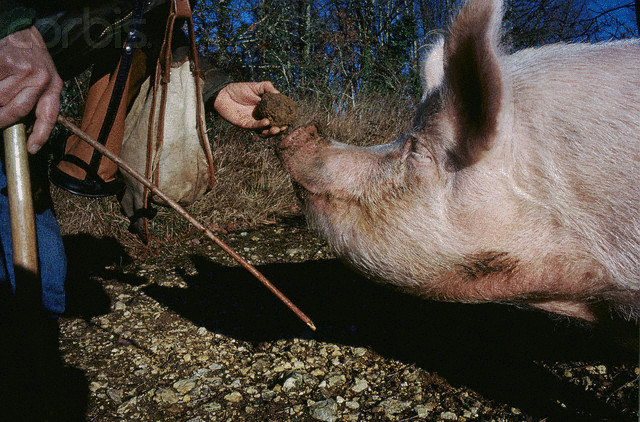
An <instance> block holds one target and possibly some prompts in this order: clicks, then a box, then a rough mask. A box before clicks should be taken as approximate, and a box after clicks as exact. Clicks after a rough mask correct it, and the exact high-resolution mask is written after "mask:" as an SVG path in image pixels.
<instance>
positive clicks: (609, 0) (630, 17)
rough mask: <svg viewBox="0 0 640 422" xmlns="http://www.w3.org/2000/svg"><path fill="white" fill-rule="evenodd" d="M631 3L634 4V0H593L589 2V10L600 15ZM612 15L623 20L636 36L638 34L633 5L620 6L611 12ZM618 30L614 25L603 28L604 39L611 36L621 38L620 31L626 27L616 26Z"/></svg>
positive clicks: (595, 14)
mask: <svg viewBox="0 0 640 422" xmlns="http://www.w3.org/2000/svg"><path fill="white" fill-rule="evenodd" d="M629 4H633V0H592V1H591V2H590V4H589V10H590V12H591V13H592V14H593V15H594V16H598V15H600V14H602V12H605V11H608V10H613V9H617V8H619V7H621V6H624V5H629ZM611 15H612V16H613V17H614V18H615V19H617V20H618V21H620V22H622V23H623V24H624V26H625V27H626V28H627V29H628V30H629V31H630V32H632V33H633V34H634V35H635V36H636V37H637V36H638V27H637V23H636V13H635V9H634V8H633V7H631V8H629V7H623V8H620V9H618V10H615V11H614V12H611ZM616 30H617V31H616ZM616 30H614V29H613V28H612V27H605V28H604V30H603V34H602V35H601V37H602V40H606V39H608V38H611V37H613V38H619V35H620V33H619V31H620V30H624V28H622V29H621V28H616ZM616 32H617V33H616Z"/></svg>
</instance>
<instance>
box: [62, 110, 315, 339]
mask: <svg viewBox="0 0 640 422" xmlns="http://www.w3.org/2000/svg"><path fill="white" fill-rule="evenodd" d="M58 123H60V124H61V125H63V126H64V127H66V128H67V129H69V130H70V131H71V132H73V134H75V135H77V136H78V137H79V138H80V139H82V140H83V141H84V142H86V143H88V144H89V145H91V146H92V147H93V148H95V149H96V150H97V151H98V152H100V153H101V154H102V155H104V156H105V157H107V158H108V159H109V160H111V161H113V162H114V163H116V164H117V165H118V167H120V168H121V169H122V170H124V171H126V172H127V173H129V174H130V175H131V176H133V177H134V178H135V179H136V180H137V181H138V182H140V183H142V184H143V185H144V186H146V187H147V188H149V190H151V192H153V193H154V194H156V195H157V196H158V197H159V198H161V199H162V200H163V201H165V202H166V203H167V205H169V206H170V207H171V208H173V209H174V210H175V211H176V212H177V213H178V214H180V215H181V216H183V217H184V218H185V219H186V220H187V221H189V223H191V224H192V225H193V226H195V227H196V228H197V229H198V230H200V231H201V232H202V233H203V234H204V235H205V236H207V237H208V238H209V239H211V240H213V241H214V242H215V243H216V244H217V245H218V246H220V248H222V250H224V251H225V252H226V253H228V254H229V255H231V257H232V258H233V259H235V260H236V261H237V262H238V263H239V264H240V265H242V266H243V267H244V268H245V269H246V270H247V271H249V272H250V273H251V274H252V275H253V276H254V277H255V278H257V279H258V280H259V281H260V282H261V283H262V284H264V286H265V287H266V288H267V289H269V290H270V291H271V293H273V294H274V295H275V296H276V297H277V298H278V299H280V300H281V301H282V302H283V303H284V304H285V305H287V307H288V308H289V309H291V310H292V311H293V312H294V313H295V314H296V315H297V316H298V318H300V319H301V320H302V321H303V322H304V323H305V324H307V325H308V326H309V328H311V329H312V330H313V331H315V330H316V326H315V325H314V323H313V321H311V319H310V318H309V317H308V316H306V315H305V314H304V313H303V312H302V311H301V310H300V309H299V308H298V307H297V306H296V305H294V304H293V302H291V300H289V298H287V297H286V296H285V295H284V294H283V293H282V292H281V291H280V290H278V289H277V288H276V287H275V286H274V285H273V284H271V282H270V281H269V280H267V278H266V277H265V276H264V275H263V274H262V273H260V272H259V271H258V270H257V269H256V268H255V267H254V266H253V265H251V264H250V263H249V262H247V260H245V259H244V258H243V257H242V256H241V255H239V254H238V253H237V252H236V251H234V250H233V249H232V248H231V247H230V246H229V245H227V244H226V243H224V242H223V241H222V240H221V239H220V238H218V237H217V236H216V235H215V234H214V233H213V232H212V231H211V230H209V229H208V228H207V227H205V226H204V224H202V223H200V222H199V221H198V220H196V219H195V218H194V217H193V216H191V214H189V213H188V212H187V211H186V210H185V209H184V208H183V207H181V206H180V205H179V204H178V203H177V202H176V201H174V200H173V199H171V198H169V197H168V196H167V195H166V194H165V193H164V192H162V191H161V190H160V189H159V188H158V187H157V186H156V185H154V184H153V183H151V182H150V181H149V180H148V179H147V178H145V177H144V176H143V175H142V174H141V173H140V172H138V171H136V170H135V169H134V168H132V167H131V166H130V165H129V164H127V163H126V162H125V161H123V160H122V159H121V158H120V157H118V156H117V155H115V154H114V153H112V152H111V151H109V150H108V149H107V148H105V147H104V146H103V145H102V144H100V143H98V142H96V141H95V140H94V139H92V138H91V137H90V136H89V135H87V134H86V133H84V132H83V131H82V130H81V129H80V128H79V127H77V126H76V125H74V124H73V123H71V122H70V121H69V120H68V119H67V118H65V117H64V116H62V115H58Z"/></svg>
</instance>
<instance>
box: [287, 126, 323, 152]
mask: <svg viewBox="0 0 640 422" xmlns="http://www.w3.org/2000/svg"><path fill="white" fill-rule="evenodd" d="M318 138H319V135H318V128H317V127H316V125H314V124H311V125H309V126H302V127H299V128H298V129H296V130H294V131H293V132H291V133H290V134H289V135H288V136H287V137H285V138H284V139H283V140H282V142H280V145H278V150H279V151H280V152H282V151H285V150H289V149H293V150H296V149H298V148H300V147H303V146H304V145H306V144H313V143H315V142H317V140H318Z"/></svg>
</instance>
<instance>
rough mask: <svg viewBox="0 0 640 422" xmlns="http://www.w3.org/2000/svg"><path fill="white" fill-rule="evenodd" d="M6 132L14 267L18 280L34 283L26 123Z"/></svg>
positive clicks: (36, 288)
mask: <svg viewBox="0 0 640 422" xmlns="http://www.w3.org/2000/svg"><path fill="white" fill-rule="evenodd" d="M3 135H4V156H5V166H6V171H7V191H8V195H9V212H10V216H11V238H12V245H13V267H14V272H15V275H16V280H19V281H20V282H21V283H29V284H32V283H33V282H34V281H39V280H38V246H37V241H36V222H35V214H34V211H33V198H32V195H31V178H30V175H29V154H28V153H27V136H26V131H25V126H24V124H23V123H17V124H15V125H13V126H10V127H8V128H6V129H5V130H4V131H3ZM39 287H40V286H39V285H38V286H35V285H29V286H24V285H20V286H19V285H18V283H17V282H16V291H18V290H19V289H23V288H27V289H29V290H31V289H34V291H39ZM29 296H31V295H29ZM30 299H32V300H39V299H40V298H39V296H38V297H37V298H36V297H33V298H30Z"/></svg>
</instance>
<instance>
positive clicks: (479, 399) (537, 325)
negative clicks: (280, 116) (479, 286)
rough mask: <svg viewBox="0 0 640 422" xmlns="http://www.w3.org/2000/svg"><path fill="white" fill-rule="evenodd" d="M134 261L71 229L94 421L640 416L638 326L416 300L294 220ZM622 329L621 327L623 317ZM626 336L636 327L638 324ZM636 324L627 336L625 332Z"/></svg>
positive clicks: (76, 311)
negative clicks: (275, 291) (336, 253)
mask: <svg viewBox="0 0 640 422" xmlns="http://www.w3.org/2000/svg"><path fill="white" fill-rule="evenodd" d="M223 237H224V239H225V240H226V241H227V242H228V243H229V244H230V245H231V246H233V247H234V248H235V249H236V250H237V251H238V252H240V253H242V254H243V255H244V256H246V257H247V258H248V259H249V260H250V261H251V262H252V263H253V264H254V265H256V266H257V267H258V269H259V270H261V271H262V272H263V273H264V274H265V275H266V276H267V277H268V278H270V280H271V281H272V282H273V283H274V284H275V285H277V286H278V287H279V288H280V289H281V290H282V291H283V292H284V293H285V294H286V295H287V296H288V297H289V298H290V299H291V300H292V301H293V302H294V303H295V304H296V305H298V307H300V308H301V309H302V310H303V311H304V312H305V313H306V314H307V315H309V316H310V317H311V318H312V319H313V321H314V322H315V324H316V326H317V331H316V332H312V331H311V330H310V329H309V328H307V326H306V325H305V324H303V323H302V322H300V321H299V320H298V319H296V317H295V316H294V315H293V314H292V313H291V312H290V311H289V310H288V309H287V308H286V307H285V306H283V305H282V304H281V303H280V302H279V301H277V299H275V298H274V297H272V295H271V294H270V293H269V292H268V291H267V290H266V289H265V288H264V287H263V286H261V285H260V284H259V282H258V281H257V280H255V279H254V278H253V277H252V276H250V275H249V274H248V273H247V272H246V271H245V270H243V269H241V268H239V267H238V266H236V265H235V264H233V262H232V261H231V260H230V259H229V258H228V257H227V256H226V255H225V254H224V253H223V252H221V251H220V250H219V249H218V248H217V247H216V246H215V245H213V244H211V243H210V242H208V241H206V240H203V239H198V238H196V239H191V240H188V241H186V242H185V243H184V244H182V245H176V250H175V253H173V254H164V255H163V256H162V257H159V256H153V255H152V254H150V256H149V257H146V258H145V259H135V260H133V261H130V260H128V259H127V258H126V256H127V253H125V251H124V250H123V247H122V246H121V245H120V244H119V242H118V241H117V240H115V239H112V238H103V239H94V238H91V237H89V236H84V235H74V236H68V237H67V238H66V239H65V240H66V242H67V244H68V245H69V246H68V248H69V256H70V269H71V281H70V286H69V290H70V299H71V301H70V306H69V312H68V314H67V315H66V316H65V317H64V318H63V319H62V321H61V333H60V348H61V355H62V358H63V360H64V363H65V366H66V368H67V369H66V374H67V375H66V376H67V378H68V379H69V382H70V383H75V384H76V387H75V390H74V391H76V393H75V394H77V400H76V401H75V403H76V406H77V407H78V408H79V414H86V419H87V420H90V421H123V420H126V421H191V422H197V421H387V420H389V421H438V420H453V421H468V420H477V421H491V420H494V421H571V420H576V421H585V420H587V421H588V420H593V421H604V420H610V421H632V420H636V419H637V410H638V354H637V350H635V351H634V349H633V347H629V346H628V345H629V344H633V343H634V342H635V343H636V344H637V341H638V338H637V333H638V330H637V327H635V328H631V329H630V330H629V331H627V332H625V331H624V329H622V328H621V329H618V328H616V329H612V328H611V327H607V328H605V329H593V328H590V327H585V326H582V325H579V324H576V323H574V322H569V321H565V320H558V319H555V318H550V317H549V316H547V315H545V314H542V313H538V312H530V311H524V310H518V309H516V308H514V307H507V306H499V305H482V306H479V305H476V306H471V305H459V304H443V303H433V302H427V301H421V300H417V299H415V298H412V297H408V296H405V295H402V294H399V293H396V292H394V291H391V290H389V289H386V288H384V287H380V286H377V285H374V284H373V283H371V282H369V281H367V280H365V279H363V278H362V277H359V276H358V275H356V274H354V273H352V272H350V271H349V270H348V269H346V268H345V267H343V266H342V265H341V264H340V263H338V262H337V261H336V260H334V259H333V257H332V255H331V254H330V252H329V251H328V250H327V248H326V246H325V245H324V244H323V243H322V242H321V241H319V240H317V239H316V238H315V237H313V236H312V235H310V234H309V233H308V232H307V230H306V228H305V225H304V222H303V221H302V219H297V218H294V219H292V220H289V221H283V222H280V223H279V224H277V225H273V226H267V227H263V228H261V229H257V230H255V231H246V232H245V231H237V232H232V233H229V234H226V235H224V236H223ZM627 328H628V327H627ZM629 333H630V334H629ZM625 335H626V337H625Z"/></svg>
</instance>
